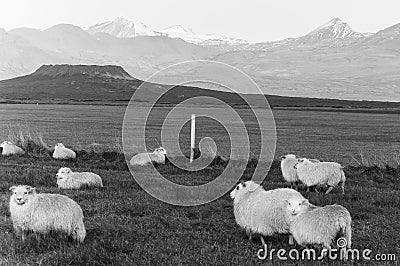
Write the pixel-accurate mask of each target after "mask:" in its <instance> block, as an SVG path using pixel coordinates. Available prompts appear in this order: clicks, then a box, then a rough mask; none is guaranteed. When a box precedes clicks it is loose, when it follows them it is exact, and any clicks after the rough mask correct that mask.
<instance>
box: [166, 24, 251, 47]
mask: <svg viewBox="0 0 400 266" xmlns="http://www.w3.org/2000/svg"><path fill="white" fill-rule="evenodd" d="M161 32H162V33H164V34H165V35H167V36H168V37H170V38H180V39H182V40H184V41H186V42H190V43H194V44H199V45H225V44H229V45H239V44H247V41H245V40H242V39H235V38H230V37H225V36H221V35H215V34H196V33H195V32H194V31H193V30H192V29H190V28H185V27H183V26H181V25H177V26H173V27H169V28H167V29H165V30H162V31H161Z"/></svg>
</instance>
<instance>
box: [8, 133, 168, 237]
mask: <svg viewBox="0 0 400 266" xmlns="http://www.w3.org/2000/svg"><path fill="white" fill-rule="evenodd" d="M0 148H1V149H2V151H1V154H2V155H3V156H10V155H21V154H24V153H25V151H24V150H23V149H22V148H20V147H18V146H17V145H15V144H13V143H12V142H10V141H4V142H3V143H2V144H0ZM165 155H166V150H165V149H164V148H157V149H156V150H155V151H154V152H153V153H140V154H137V155H135V156H133V158H132V159H131V161H130V164H131V165H140V166H144V165H146V164H149V163H152V162H156V163H159V164H161V163H165ZM53 158H54V159H57V160H68V159H76V153H75V152H74V151H73V150H71V149H69V148H66V147H65V146H64V145H63V144H62V143H58V144H56V145H55V147H54V152H53ZM56 178H57V186H58V188H60V189H80V188H82V187H85V186H86V187H103V182H102V179H101V177H100V176H99V175H97V174H94V173H90V172H81V173H79V172H73V171H72V170H71V169H69V168H67V167H62V168H60V169H59V170H58V172H57V174H56ZM10 191H12V193H13V194H12V195H11V197H10V214H11V220H12V223H13V228H14V231H15V233H16V235H17V236H18V237H21V238H22V240H23V241H25V239H26V235H27V233H28V232H31V231H32V232H34V233H35V234H36V237H38V236H39V235H38V234H48V233H49V232H51V231H58V232H63V233H65V234H67V235H68V236H71V237H72V238H73V239H74V240H76V241H78V242H83V241H84V239H85V237H86V229H85V225H84V223H83V211H82V208H81V207H80V206H79V204H78V203H76V202H75V201H74V200H72V199H71V198H69V197H67V196H64V195H60V194H48V193H37V192H36V188H34V187H31V186H27V185H19V186H12V187H11V188H10Z"/></svg>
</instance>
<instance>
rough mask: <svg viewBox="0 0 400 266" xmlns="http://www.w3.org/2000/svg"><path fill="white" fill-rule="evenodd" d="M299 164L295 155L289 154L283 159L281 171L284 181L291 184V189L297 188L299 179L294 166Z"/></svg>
mask: <svg viewBox="0 0 400 266" xmlns="http://www.w3.org/2000/svg"><path fill="white" fill-rule="evenodd" d="M296 163H297V157H296V155H294V154H287V155H284V156H282V157H281V171H282V176H283V179H285V181H286V182H289V183H290V187H291V188H292V187H293V186H297V182H298V181H299V178H298V176H297V172H296V169H294V166H295V165H296Z"/></svg>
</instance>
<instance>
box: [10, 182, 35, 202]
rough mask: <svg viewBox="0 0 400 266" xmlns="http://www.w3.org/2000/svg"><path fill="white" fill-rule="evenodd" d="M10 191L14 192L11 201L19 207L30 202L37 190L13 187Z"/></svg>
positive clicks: (23, 186) (27, 187) (29, 187)
mask: <svg viewBox="0 0 400 266" xmlns="http://www.w3.org/2000/svg"><path fill="white" fill-rule="evenodd" d="M10 191H12V192H13V194H12V196H11V200H14V201H15V203H17V204H18V205H24V204H26V203H28V202H29V200H30V198H31V196H32V195H35V193H36V188H34V187H31V186H27V185H22V186H12V187H10Z"/></svg>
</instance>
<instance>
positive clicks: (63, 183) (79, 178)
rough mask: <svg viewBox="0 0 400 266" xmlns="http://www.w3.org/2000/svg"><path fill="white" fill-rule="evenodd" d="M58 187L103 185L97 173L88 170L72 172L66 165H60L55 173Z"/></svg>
mask: <svg viewBox="0 0 400 266" xmlns="http://www.w3.org/2000/svg"><path fill="white" fill-rule="evenodd" d="M56 178H57V185H58V188H63V189H79V188H81V187H82V186H85V185H86V186H91V187H103V182H102V180H101V177H100V176H99V175H96V174H94V173H89V172H82V173H78V172H72V170H71V169H70V168H68V167H61V168H60V169H59V170H58V172H57V174H56Z"/></svg>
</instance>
